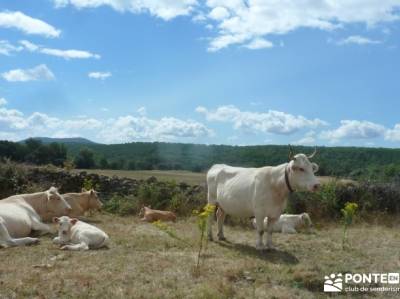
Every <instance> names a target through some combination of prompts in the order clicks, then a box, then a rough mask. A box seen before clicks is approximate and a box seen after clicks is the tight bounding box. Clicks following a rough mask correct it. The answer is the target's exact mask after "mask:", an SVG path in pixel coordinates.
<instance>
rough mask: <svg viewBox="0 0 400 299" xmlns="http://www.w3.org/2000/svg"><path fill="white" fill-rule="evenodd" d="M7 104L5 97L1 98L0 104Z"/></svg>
mask: <svg viewBox="0 0 400 299" xmlns="http://www.w3.org/2000/svg"><path fill="white" fill-rule="evenodd" d="M6 104H7V100H6V99H5V98H0V106H4V105H6Z"/></svg>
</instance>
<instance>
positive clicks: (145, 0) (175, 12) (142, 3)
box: [53, 0, 197, 21]
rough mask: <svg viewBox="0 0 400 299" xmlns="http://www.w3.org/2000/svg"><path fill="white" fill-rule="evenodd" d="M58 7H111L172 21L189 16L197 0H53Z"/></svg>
mask: <svg viewBox="0 0 400 299" xmlns="http://www.w3.org/2000/svg"><path fill="white" fill-rule="evenodd" d="M53 2H54V4H55V6H56V7H59V8H61V7H65V6H67V5H72V6H74V7H76V8H78V9H83V8H94V7H100V6H110V7H111V8H113V9H114V10H116V11H119V12H125V11H129V12H132V13H135V14H138V13H143V12H146V13H150V14H151V15H153V16H156V17H158V18H161V19H164V20H166V21H168V20H171V19H173V18H175V17H178V16H184V15H189V14H190V13H191V12H192V11H193V9H194V7H195V6H196V5H197V0H157V1H154V0H124V1H121V0H53Z"/></svg>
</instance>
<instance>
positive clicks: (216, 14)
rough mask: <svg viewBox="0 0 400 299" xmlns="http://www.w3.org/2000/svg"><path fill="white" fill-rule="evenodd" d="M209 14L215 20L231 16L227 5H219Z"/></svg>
mask: <svg viewBox="0 0 400 299" xmlns="http://www.w3.org/2000/svg"><path fill="white" fill-rule="evenodd" d="M208 16H209V17H210V18H211V19H214V20H223V19H226V18H228V17H229V11H228V10H227V9H226V8H225V7H222V6H217V7H214V8H213V9H212V10H211V11H210V13H209V15H208Z"/></svg>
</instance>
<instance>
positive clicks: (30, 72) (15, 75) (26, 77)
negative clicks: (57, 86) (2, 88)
mask: <svg viewBox="0 0 400 299" xmlns="http://www.w3.org/2000/svg"><path fill="white" fill-rule="evenodd" d="M1 76H2V77H3V78H4V79H5V80H7V81H10V82H26V81H37V80H53V79H55V76H54V74H53V73H52V71H51V70H50V69H49V68H48V67H47V66H46V65H45V64H40V65H38V66H36V67H34V68H31V69H26V70H23V69H15V70H10V71H8V72H4V73H2V74H1Z"/></svg>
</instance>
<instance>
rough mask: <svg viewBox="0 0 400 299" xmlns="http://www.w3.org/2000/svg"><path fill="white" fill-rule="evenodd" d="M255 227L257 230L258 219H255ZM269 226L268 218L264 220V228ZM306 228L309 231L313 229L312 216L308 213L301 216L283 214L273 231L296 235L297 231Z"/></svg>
mask: <svg viewBox="0 0 400 299" xmlns="http://www.w3.org/2000/svg"><path fill="white" fill-rule="evenodd" d="M252 222H253V226H254V228H257V222H256V219H255V218H254V219H253V221H252ZM267 226H268V217H265V219H264V227H265V228H266V227H267ZM302 227H306V228H307V230H308V231H309V230H310V229H311V228H312V222H311V219H310V216H309V215H308V214H307V213H302V214H299V215H291V214H282V215H281V216H280V217H279V220H278V221H277V222H275V224H274V226H273V231H274V232H276V233H283V234H296V233H297V229H299V228H302Z"/></svg>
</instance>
